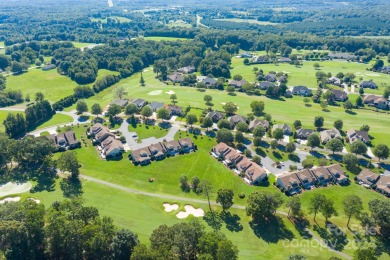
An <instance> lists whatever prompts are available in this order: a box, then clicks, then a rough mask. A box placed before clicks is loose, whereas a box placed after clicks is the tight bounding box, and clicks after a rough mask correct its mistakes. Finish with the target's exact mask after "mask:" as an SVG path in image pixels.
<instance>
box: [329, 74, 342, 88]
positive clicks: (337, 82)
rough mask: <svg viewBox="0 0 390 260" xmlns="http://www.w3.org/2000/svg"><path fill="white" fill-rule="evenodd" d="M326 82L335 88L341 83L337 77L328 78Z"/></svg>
mask: <svg viewBox="0 0 390 260" xmlns="http://www.w3.org/2000/svg"><path fill="white" fill-rule="evenodd" d="M327 81H328V83H329V84H332V85H335V86H341V83H342V81H341V79H339V78H338V77H335V76H333V77H330V78H328V80H327Z"/></svg>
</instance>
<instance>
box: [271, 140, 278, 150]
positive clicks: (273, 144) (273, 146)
mask: <svg viewBox="0 0 390 260" xmlns="http://www.w3.org/2000/svg"><path fill="white" fill-rule="evenodd" d="M270 146H271V149H272V150H275V149H276V148H277V147H278V141H277V140H272V141H271V143H270Z"/></svg>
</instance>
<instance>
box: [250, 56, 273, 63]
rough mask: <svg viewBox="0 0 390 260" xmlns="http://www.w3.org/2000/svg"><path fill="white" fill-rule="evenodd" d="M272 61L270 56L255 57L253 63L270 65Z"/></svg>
mask: <svg viewBox="0 0 390 260" xmlns="http://www.w3.org/2000/svg"><path fill="white" fill-rule="evenodd" d="M270 62H271V60H270V58H269V56H258V57H254V58H253V60H252V63H270Z"/></svg>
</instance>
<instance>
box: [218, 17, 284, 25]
mask: <svg viewBox="0 0 390 260" xmlns="http://www.w3.org/2000/svg"><path fill="white" fill-rule="evenodd" d="M214 20H216V21H226V22H234V23H252V24H258V25H279V24H278V23H271V22H263V21H257V20H255V19H239V18H225V19H214Z"/></svg>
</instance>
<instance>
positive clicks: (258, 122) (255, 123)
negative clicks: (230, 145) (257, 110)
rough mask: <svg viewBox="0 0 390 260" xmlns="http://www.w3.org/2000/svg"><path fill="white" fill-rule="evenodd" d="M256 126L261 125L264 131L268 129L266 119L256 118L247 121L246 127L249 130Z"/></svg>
mask: <svg viewBox="0 0 390 260" xmlns="http://www.w3.org/2000/svg"><path fill="white" fill-rule="evenodd" d="M256 126H262V127H263V128H264V129H265V130H266V131H268V129H269V122H268V121H267V120H259V119H257V118H255V119H253V120H252V121H250V122H249V126H248V129H249V131H251V132H252V131H253V129H255V128H256Z"/></svg>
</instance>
